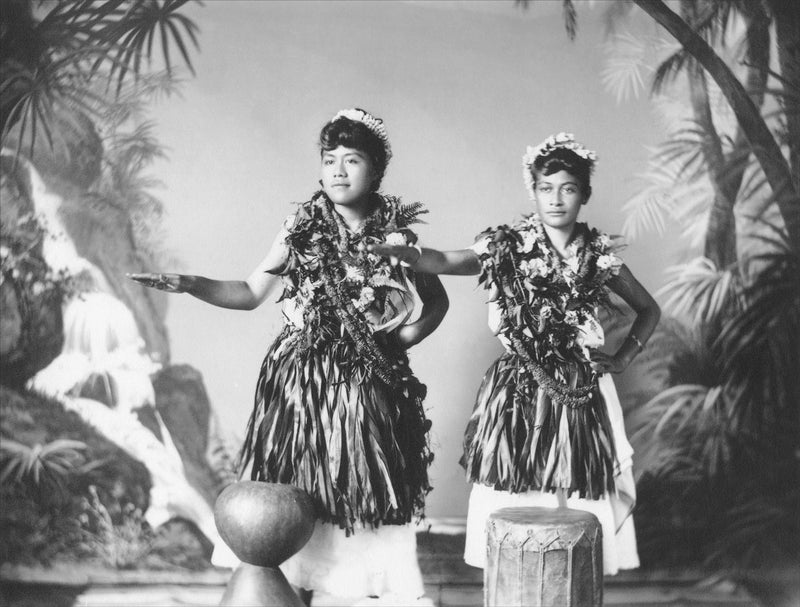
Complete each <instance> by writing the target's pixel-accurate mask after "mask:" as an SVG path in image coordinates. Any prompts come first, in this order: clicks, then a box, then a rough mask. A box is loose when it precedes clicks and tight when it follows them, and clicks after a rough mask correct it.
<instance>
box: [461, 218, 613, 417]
mask: <svg viewBox="0 0 800 607" xmlns="http://www.w3.org/2000/svg"><path fill="white" fill-rule="evenodd" d="M575 229H576V236H575V239H574V240H573V242H572V243H571V244H570V245H569V252H570V253H571V256H570V257H568V258H567V259H562V258H561V257H560V256H559V255H558V253H557V252H556V251H555V249H553V247H552V245H551V244H550V241H549V239H548V238H547V235H546V233H545V231H544V227H543V226H542V223H541V221H540V219H539V217H538V216H537V215H535V214H534V215H530V216H528V217H526V218H525V219H523V220H522V221H521V222H519V223H518V224H516V225H515V226H513V227H509V226H500V227H498V228H496V229H489V230H486V231H485V232H483V233H482V234H480V235H479V236H478V238H479V240H478V243H479V245H478V246H477V247H476V248H475V250H476V253H478V257H479V259H480V261H481V267H482V269H481V275H480V278H479V283H485V284H486V286H487V287H488V286H490V285H495V286H496V287H497V292H498V296H497V303H498V305H499V307H500V310H501V313H502V322H501V326H500V329H499V333H500V334H501V335H503V336H505V337H506V338H507V339H508V340H509V341H510V343H511V346H512V349H513V351H514V352H515V353H516V354H517V355H518V356H519V357H520V358H521V359H522V361H523V363H524V365H525V368H526V369H527V370H528V371H529V372H530V373H531V374H532V376H533V377H534V379H535V380H536V381H537V383H538V384H539V386H541V387H542V388H543V389H544V390H545V392H547V394H549V395H550V397H551V398H552V399H553V400H555V401H557V402H560V403H562V404H565V405H567V406H569V407H579V406H582V405H584V404H586V403H587V402H589V400H591V398H592V393H593V392H594V389H595V387H596V385H597V375H596V373H594V372H593V371H592V372H591V373H590V377H591V380H590V382H589V384H588V385H585V386H580V387H577V388H572V387H570V386H569V385H567V384H566V383H564V382H563V381H561V380H560V379H559V378H561V379H565V378H567V377H568V373H569V367H570V366H571V365H573V364H576V363H577V364H581V365H584V366H585V368H586V369H587V370H588V369H589V367H588V362H589V361H588V360H586V358H585V356H584V354H583V352H582V349H581V348H580V347H579V343H578V336H579V334H580V332H581V325H583V323H584V322H586V321H588V320H589V319H594V315H595V313H596V309H597V307H598V306H599V305H601V304H604V303H607V302H608V293H607V291H606V289H605V284H606V282H607V281H608V279H609V278H611V276H613V275H615V274H616V273H617V272H618V271H619V267H620V266H621V265H622V262H621V260H620V259H619V257H617V256H616V255H615V254H614V251H615V250H616V249H617V246H616V245H614V243H613V242H612V240H611V238H610V237H609V236H608V235H607V234H604V233H601V232H599V231H597V230H596V229H591V230H590V229H589V228H588V227H587V226H586V224H583V223H581V224H577V225H576V228H575Z"/></svg>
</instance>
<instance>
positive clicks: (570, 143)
mask: <svg viewBox="0 0 800 607" xmlns="http://www.w3.org/2000/svg"><path fill="white" fill-rule="evenodd" d="M559 148H564V149H567V150H571V151H572V152H574V153H575V155H576V156H579V157H580V158H583V159H584V160H587V161H588V162H589V168H590V170H591V171H594V167H595V165H596V164H597V152H595V151H593V150H588V149H586V148H585V147H584V146H583V144H581V143H578V142H577V141H575V135H573V134H572V133H564V132H561V133H558V134H556V135H550V136H549V137H548V138H547V139H545V140H544V141H542V142H541V143H540V144H539V145H537V146H536V147H531V146H528V147H527V148H526V149H525V154H524V155H523V156H522V178H523V180H524V181H525V188H526V189H527V190H528V195H529V196H530V197H531V200H533V199H534V194H533V163H534V162H536V159H537V158H539V157H543V156H549V155H550V154H551V153H552V152H553V151H554V150H557V149H559Z"/></svg>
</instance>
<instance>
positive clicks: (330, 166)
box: [322, 145, 375, 206]
mask: <svg viewBox="0 0 800 607" xmlns="http://www.w3.org/2000/svg"><path fill="white" fill-rule="evenodd" d="M374 179H375V171H374V170H373V168H372V161H371V160H370V159H369V157H368V156H367V155H366V154H365V153H364V152H362V151H360V150H357V149H355V148H346V147H344V146H341V145H340V146H339V147H337V148H336V149H334V150H331V151H329V152H328V151H323V152H322V189H323V190H325V193H326V194H327V195H328V198H330V199H331V202H333V204H338V205H343V206H357V205H359V204H361V203H363V202H365V201H366V200H367V197H368V196H369V194H370V193H371V192H372V183H373V181H374Z"/></svg>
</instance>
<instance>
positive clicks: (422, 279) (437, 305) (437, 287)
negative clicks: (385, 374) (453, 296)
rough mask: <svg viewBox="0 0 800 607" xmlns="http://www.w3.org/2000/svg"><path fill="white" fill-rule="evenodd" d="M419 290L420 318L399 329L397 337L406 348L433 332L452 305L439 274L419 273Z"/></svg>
mask: <svg viewBox="0 0 800 607" xmlns="http://www.w3.org/2000/svg"><path fill="white" fill-rule="evenodd" d="M417 292H418V293H419V298H420V299H421V300H422V312H421V313H420V315H419V318H418V319H417V320H416V321H414V322H412V323H409V324H407V325H403V326H402V327H400V328H399V329H398V330H397V339H398V341H399V342H400V344H401V345H402V346H403V347H404V348H410V347H411V346H414V345H416V344H418V343H419V342H421V341H422V340H423V339H425V338H426V337H428V335H430V334H431V333H433V332H434V330H435V329H436V327H438V326H439V325H440V324H441V322H442V320H443V319H444V317H445V314H447V310H448V308H449V307H450V300H449V299H448V297H447V292H446V291H445V290H444V286H443V285H442V281H440V280H439V278H438V277H437V276H434V275H432V274H417Z"/></svg>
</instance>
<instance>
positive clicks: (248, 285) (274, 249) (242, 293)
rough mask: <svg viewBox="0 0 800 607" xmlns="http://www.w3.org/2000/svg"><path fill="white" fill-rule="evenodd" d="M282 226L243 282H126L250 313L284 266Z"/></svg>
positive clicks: (186, 278)
mask: <svg viewBox="0 0 800 607" xmlns="http://www.w3.org/2000/svg"><path fill="white" fill-rule="evenodd" d="M287 234H288V230H287V229H286V226H285V225H284V227H283V228H282V229H281V231H280V232H279V233H278V235H277V236H276V237H275V240H274V242H273V243H272V246H271V247H270V250H269V253H267V256H266V257H265V258H264V259H263V260H262V261H261V263H260V264H258V266H257V267H256V269H255V270H253V272H252V274H250V276H249V278H248V279H247V280H214V279H211V278H206V277H204V276H194V275H188V274H151V273H145V274H128V278H130V279H131V280H134V281H136V282H138V283H140V284H142V285H144V286H146V287H151V288H154V289H159V290H161V291H167V292H169V293H188V294H189V295H192V296H194V297H196V298H197V299H200V300H202V301H205V302H207V303H210V304H211V305H214V306H219V307H220V308H229V309H233V310H253V309H254V308H257V307H258V306H260V305H261V304H262V303H263V302H264V300H265V299H266V298H267V295H269V293H270V291H271V290H272V289H273V287H274V286H275V284H276V283H277V282H278V278H277V276H276V275H275V273H276V272H278V271H279V270H280V269H281V268H283V266H284V265H285V264H286V260H287V255H288V249H287V247H286V242H285V241H286V235H287Z"/></svg>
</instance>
